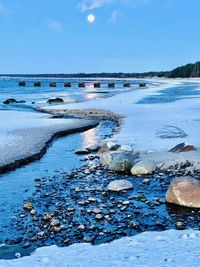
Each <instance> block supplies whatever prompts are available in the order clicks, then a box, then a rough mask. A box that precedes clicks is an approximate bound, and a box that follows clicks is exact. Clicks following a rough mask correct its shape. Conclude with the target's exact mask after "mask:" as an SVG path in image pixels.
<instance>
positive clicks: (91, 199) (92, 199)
mask: <svg viewBox="0 0 200 267" xmlns="http://www.w3.org/2000/svg"><path fill="white" fill-rule="evenodd" d="M88 201H89V202H96V201H97V200H96V198H93V197H89V198H88Z"/></svg>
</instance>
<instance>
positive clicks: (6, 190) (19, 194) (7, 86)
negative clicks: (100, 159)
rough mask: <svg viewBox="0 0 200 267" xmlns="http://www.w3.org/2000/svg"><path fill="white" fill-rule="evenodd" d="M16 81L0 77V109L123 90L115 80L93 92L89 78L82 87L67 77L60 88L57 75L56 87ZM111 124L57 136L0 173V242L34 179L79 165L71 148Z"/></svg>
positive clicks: (106, 131)
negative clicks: (29, 159)
mask: <svg viewBox="0 0 200 267" xmlns="http://www.w3.org/2000/svg"><path fill="white" fill-rule="evenodd" d="M18 81H19V79H9V78H6V79H5V78H4V79H0V103H1V104H0V112H1V109H4V110H5V109H15V110H18V111H19V112H20V111H27V112H35V111H34V110H33V109H32V108H33V107H35V106H41V105H44V104H46V101H47V100H48V99H49V98H52V97H62V98H63V99H64V100H65V101H66V102H67V103H71V102H78V101H86V100H91V99H95V98H98V97H105V96H109V95H112V94H116V93H120V92H121V91H122V90H125V89H123V85H122V83H121V84H119V83H118V84H117V88H116V89H108V88H107V83H105V84H104V85H103V86H102V88H100V89H98V90H96V89H95V90H96V92H93V91H94V88H93V86H91V82H88V83H87V86H86V88H78V86H77V82H79V81H78V80H68V81H70V82H72V84H73V86H72V88H63V86H62V83H63V82H65V81H66V80H61V79H59V80H58V79H57V80H56V81H57V82H58V86H57V87H56V88H50V87H49V86H48V85H49V83H50V82H51V81H53V80H52V79H49V80H47V79H43V80H42V86H41V87H40V88H38V87H33V86H32V84H33V83H32V82H31V81H33V79H32V80H31V81H29V82H28V83H27V87H19V86H18ZM26 81H27V80H26ZM126 90H128V89H126ZM102 92H103V93H102ZM8 98H15V99H17V100H25V101H26V103H25V104H12V105H4V104H2V102H3V101H4V100H5V99H8ZM32 102H35V104H32ZM113 128H114V125H113V123H110V122H103V123H102V124H101V125H100V126H98V127H97V128H94V129H91V130H89V131H86V132H84V133H77V134H71V135H67V136H65V137H62V138H59V139H57V140H55V141H54V142H53V143H52V144H51V146H50V147H49V149H48V150H47V153H46V154H45V155H44V156H43V157H42V158H41V159H40V160H38V161H35V162H33V163H30V164H28V165H25V166H22V167H20V168H18V169H16V170H14V171H11V172H9V173H6V174H2V175H0V218H1V220H0V244H1V243H2V242H4V241H5V240H6V239H7V238H8V239H12V238H14V237H15V236H16V235H17V233H16V232H15V229H14V228H13V226H12V219H13V217H14V216H15V214H16V211H17V210H18V208H19V207H21V206H22V204H23V200H24V199H26V198H27V197H28V196H29V195H31V193H32V192H33V191H34V189H35V181H34V179H35V178H42V177H54V176H55V177H56V175H58V173H59V172H62V171H63V170H64V171H67V172H70V171H71V170H72V169H73V168H75V167H77V166H81V165H82V164H83V162H82V161H81V160H80V159H81V157H80V156H77V155H75V154H74V151H75V150H76V149H79V148H82V147H87V146H89V145H93V144H95V143H96V142H97V141H98V140H99V139H101V138H104V137H106V136H107V135H110V134H111V132H112V130H113Z"/></svg>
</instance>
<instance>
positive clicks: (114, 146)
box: [106, 142, 120, 150]
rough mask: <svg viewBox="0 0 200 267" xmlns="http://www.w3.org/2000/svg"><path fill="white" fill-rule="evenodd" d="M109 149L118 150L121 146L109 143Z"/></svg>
mask: <svg viewBox="0 0 200 267" xmlns="http://www.w3.org/2000/svg"><path fill="white" fill-rule="evenodd" d="M106 145H107V147H108V149H109V150H117V149H118V148H119V147H120V146H119V145H118V144H117V143H115V142H108V143H107V144H106Z"/></svg>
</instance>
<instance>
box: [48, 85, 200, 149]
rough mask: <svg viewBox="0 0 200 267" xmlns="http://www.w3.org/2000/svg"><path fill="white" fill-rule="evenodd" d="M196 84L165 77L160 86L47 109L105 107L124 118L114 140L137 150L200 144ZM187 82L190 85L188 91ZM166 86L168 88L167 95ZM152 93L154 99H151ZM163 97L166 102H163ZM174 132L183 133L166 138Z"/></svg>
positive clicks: (54, 110)
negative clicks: (184, 143) (182, 143)
mask: <svg viewBox="0 0 200 267" xmlns="http://www.w3.org/2000/svg"><path fill="white" fill-rule="evenodd" d="M162 82H163V81H162ZM197 84H198V82H197V81H195V82H186V81H184V82H183V81H181V80H166V81H165V84H164V85H163V84H162V86H160V87H158V86H151V87H149V88H146V89H137V90H134V91H127V92H126V93H124V94H119V95H115V96H113V97H111V98H106V99H99V100H92V101H90V102H83V103H76V104H69V105H59V106H52V107H50V108H47V110H50V111H51V112H56V111H60V112H61V111H63V110H64V109H104V110H109V111H112V112H114V113H117V114H120V115H122V116H124V117H125V118H124V120H123V125H122V128H121V129H120V131H119V132H118V133H117V134H116V135H115V136H114V140H115V141H117V142H119V143H121V144H132V145H133V148H134V149H135V150H139V151H148V150H155V151H168V150H169V149H170V148H172V147H173V146H175V145H177V144H178V143H181V142H186V143H188V144H193V145H195V146H197V147H200V139H199V131H200V120H199V117H200V105H199V98H198V95H199V93H200V92H199V89H200V84H199V88H198V89H193V87H194V86H196V85H197ZM189 86H191V89H190V91H189V92H188V91H187V90H188V87H189ZM174 89H176V93H177V96H178V97H177V96H176V93H174ZM166 90H168V91H169V92H168V95H167V93H166ZM181 90H182V91H181ZM152 97H153V100H154V99H155V100H156V101H157V103H155V102H153V103H152V102H151V100H152ZM159 98H160V99H159ZM163 99H164V100H165V102H162V101H163ZM159 101H161V103H159ZM44 109H45V108H44ZM177 133H178V134H182V135H180V137H177V138H167V139H166V138H165V136H166V135H168V136H169V137H170V136H171V137H176V134H177ZM166 140H167V141H166Z"/></svg>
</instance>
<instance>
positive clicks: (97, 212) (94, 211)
mask: <svg viewBox="0 0 200 267" xmlns="http://www.w3.org/2000/svg"><path fill="white" fill-rule="evenodd" d="M91 212H92V213H94V214H100V213H102V211H101V210H99V209H94V210H92V211H91Z"/></svg>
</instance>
